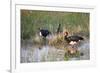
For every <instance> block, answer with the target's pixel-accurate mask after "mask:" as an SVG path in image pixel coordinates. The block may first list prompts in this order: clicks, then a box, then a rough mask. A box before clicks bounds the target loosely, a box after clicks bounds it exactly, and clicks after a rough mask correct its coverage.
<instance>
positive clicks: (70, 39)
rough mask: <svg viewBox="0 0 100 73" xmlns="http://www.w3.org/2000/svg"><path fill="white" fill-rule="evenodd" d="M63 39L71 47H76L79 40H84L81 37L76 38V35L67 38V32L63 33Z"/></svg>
mask: <svg viewBox="0 0 100 73" xmlns="http://www.w3.org/2000/svg"><path fill="white" fill-rule="evenodd" d="M64 39H65V40H66V41H67V42H68V44H70V45H72V46H73V45H76V44H77V43H78V42H80V41H81V40H84V38H83V37H81V36H77V35H72V36H68V32H64Z"/></svg>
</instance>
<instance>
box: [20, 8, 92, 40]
mask: <svg viewBox="0 0 100 73" xmlns="http://www.w3.org/2000/svg"><path fill="white" fill-rule="evenodd" d="M89 16H90V14H89V13H80V12H56V11H36V10H21V39H24V40H25V39H30V38H32V37H33V38H34V37H35V35H36V34H37V33H38V32H39V30H38V28H40V27H41V28H46V29H48V30H49V31H50V32H51V33H53V34H55V33H56V31H57V28H58V25H59V24H61V27H60V31H63V30H64V29H67V31H68V32H69V33H70V34H74V33H81V32H82V33H83V32H85V35H89V30H90V29H89ZM87 37H88V36H87Z"/></svg>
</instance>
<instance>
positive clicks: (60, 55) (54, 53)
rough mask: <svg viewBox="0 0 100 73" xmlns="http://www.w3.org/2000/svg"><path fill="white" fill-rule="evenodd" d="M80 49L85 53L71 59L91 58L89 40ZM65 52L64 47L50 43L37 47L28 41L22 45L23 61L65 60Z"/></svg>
mask: <svg viewBox="0 0 100 73" xmlns="http://www.w3.org/2000/svg"><path fill="white" fill-rule="evenodd" d="M78 49H79V51H80V52H82V53H83V54H84V55H83V56H80V57H78V58H77V57H74V58H70V59H69V60H70V61H71V60H89V57H90V55H89V54H90V53H89V42H88V41H84V42H83V43H82V45H81V46H79V47H78ZM64 54H65V51H64V50H63V49H57V48H55V47H52V46H48V45H45V46H42V47H36V46H35V45H33V44H30V43H26V44H24V45H22V47H21V63H30V62H45V61H64Z"/></svg>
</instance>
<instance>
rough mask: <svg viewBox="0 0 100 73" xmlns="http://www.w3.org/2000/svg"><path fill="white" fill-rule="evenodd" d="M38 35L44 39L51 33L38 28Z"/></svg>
mask: <svg viewBox="0 0 100 73" xmlns="http://www.w3.org/2000/svg"><path fill="white" fill-rule="evenodd" d="M39 31H40V32H39V35H40V36H42V37H44V38H46V37H47V36H48V35H49V34H50V33H51V32H50V31H49V30H47V29H41V28H39Z"/></svg>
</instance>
